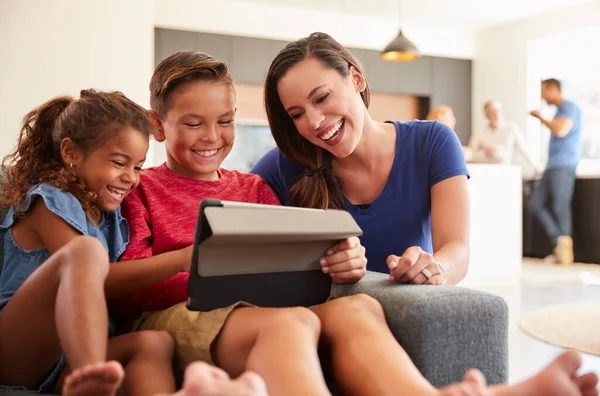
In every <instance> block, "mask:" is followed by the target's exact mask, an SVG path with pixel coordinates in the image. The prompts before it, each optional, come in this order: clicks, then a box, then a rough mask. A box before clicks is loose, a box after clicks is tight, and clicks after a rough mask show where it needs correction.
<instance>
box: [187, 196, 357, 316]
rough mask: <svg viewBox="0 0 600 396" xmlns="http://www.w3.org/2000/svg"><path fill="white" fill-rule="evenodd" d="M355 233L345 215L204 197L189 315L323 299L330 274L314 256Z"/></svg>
mask: <svg viewBox="0 0 600 396" xmlns="http://www.w3.org/2000/svg"><path fill="white" fill-rule="evenodd" d="M361 234H362V231H361V229H360V227H359V226H358V225H357V224H356V222H355V221H354V219H353V218H352V216H351V215H350V214H349V213H348V212H346V211H340V210H318V209H305V208H294V207H285V206H271V205H260V204H248V203H238V202H229V201H219V200H208V199H205V200H203V201H202V202H201V204H200V210H199V213H198V221H197V225H196V236H195V241H194V250H193V257H192V265H191V270H190V281H189V285H188V303H187V307H188V309H190V310H196V311H209V310H212V309H216V308H222V307H226V306H228V305H231V304H233V303H236V302H238V301H246V302H248V303H250V304H254V305H257V306H261V307H291V306H305V307H308V306H312V305H316V304H320V303H323V302H325V301H326V300H327V299H328V298H329V295H330V291H331V276H330V275H328V274H324V273H323V272H322V271H321V266H320V265H319V259H320V258H321V257H323V256H324V255H325V252H326V251H327V249H328V248H329V247H331V246H332V245H334V244H335V243H336V242H338V241H340V240H343V239H345V238H348V237H351V236H359V235H361Z"/></svg>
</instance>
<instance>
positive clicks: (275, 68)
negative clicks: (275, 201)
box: [265, 33, 370, 209]
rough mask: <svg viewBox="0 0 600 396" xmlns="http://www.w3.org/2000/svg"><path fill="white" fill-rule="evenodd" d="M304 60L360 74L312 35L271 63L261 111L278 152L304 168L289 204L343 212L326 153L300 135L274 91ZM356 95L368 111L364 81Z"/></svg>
mask: <svg viewBox="0 0 600 396" xmlns="http://www.w3.org/2000/svg"><path fill="white" fill-rule="evenodd" d="M308 58H313V59H317V60H318V61H320V62H321V63H322V64H323V65H325V66H326V67H328V68H331V69H334V70H337V72H338V73H340V75H341V76H342V77H347V76H349V75H350V68H351V67H353V68H355V69H356V70H358V71H359V72H360V73H362V74H363V75H364V72H363V70H362V68H361V67H360V64H359V62H358V61H357V60H356V58H354V56H352V54H351V53H350V52H349V51H348V50H347V49H346V48H344V46H342V45H341V44H340V43H338V42H337V41H335V40H334V39H333V38H332V37H331V36H329V35H328V34H325V33H312V34H311V35H310V36H308V37H305V38H302V39H299V40H296V41H293V42H291V43H289V44H288V45H287V46H286V47H285V48H284V49H283V50H281V52H280V53H279V54H278V55H277V56H276V57H275V59H274V60H273V62H272V63H271V67H270V68H269V72H268V74H267V79H266V81H265V108H266V110H267V117H268V119H269V126H270V128H271V133H272V134H273V138H274V139H275V142H276V143H277V146H278V147H279V149H280V150H281V152H283V153H284V154H285V155H286V156H288V157H289V158H291V159H292V160H294V161H295V162H297V163H298V164H300V165H302V166H303V167H304V168H305V169H306V172H305V174H304V176H302V177H301V178H300V180H298V182H296V184H294V185H293V186H292V188H291V189H290V202H289V203H290V204H292V205H295V206H302V207H307V208H317V209H328V208H329V209H343V208H344V207H345V205H344V195H343V193H342V189H341V186H340V184H339V182H338V180H337V178H336V177H335V175H334V174H333V172H332V171H331V167H330V163H331V156H330V154H329V152H328V151H326V150H324V149H322V148H321V147H318V146H315V145H314V144H312V143H310V142H309V141H308V140H306V139H305V138H304V137H303V136H302V135H300V133H299V132H298V130H297V129H296V126H295V125H294V122H293V120H292V118H291V117H290V116H289V115H288V113H287V112H286V111H285V109H284V107H283V104H282V103H281V99H280V98H279V94H278V92H277V83H278V82H279V80H280V79H281V78H282V77H283V76H284V75H285V74H286V73H287V71H288V70H289V69H290V68H291V67H292V66H294V65H296V64H298V63H299V62H301V61H302V60H304V59H308ZM360 96H361V98H362V100H363V102H364V104H365V106H366V107H367V108H368V107H369V101H370V90H369V85H368V83H366V81H365V89H364V90H363V91H362V92H361V93H360Z"/></svg>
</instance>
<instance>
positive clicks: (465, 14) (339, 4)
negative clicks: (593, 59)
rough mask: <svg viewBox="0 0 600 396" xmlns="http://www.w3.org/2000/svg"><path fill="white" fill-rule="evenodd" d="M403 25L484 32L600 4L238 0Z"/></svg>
mask: <svg viewBox="0 0 600 396" xmlns="http://www.w3.org/2000/svg"><path fill="white" fill-rule="evenodd" d="M238 1H243V2H244V3H252V2H255V3H262V4H270V5H273V6H278V7H290V8H302V9H305V10H306V9H309V10H315V11H329V12H340V13H343V14H350V15H361V16H369V17H375V18H383V19H389V20H395V21H397V20H400V21H403V22H417V23H427V24H441V25H447V26H448V25H453V26H461V27H464V28H473V29H481V28H486V27H490V26H494V25H499V24H503V23H508V22H513V21H516V20H519V19H524V18H528V17H533V16H536V15H540V14H543V13H546V12H550V11H555V10H559V9H561V8H566V7H570V6H574V5H577V4H581V3H586V2H592V1H600V0H238Z"/></svg>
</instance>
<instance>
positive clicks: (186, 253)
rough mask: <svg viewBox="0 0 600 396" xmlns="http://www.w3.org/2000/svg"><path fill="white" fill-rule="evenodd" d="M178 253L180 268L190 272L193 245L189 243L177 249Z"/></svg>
mask: <svg viewBox="0 0 600 396" xmlns="http://www.w3.org/2000/svg"><path fill="white" fill-rule="evenodd" d="M177 253H179V258H178V260H177V261H178V263H179V266H180V268H181V271H187V272H190V268H191V266H192V254H193V253H194V245H190V246H188V247H186V248H183V249H181V250H178V251H177Z"/></svg>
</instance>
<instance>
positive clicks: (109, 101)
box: [0, 89, 154, 216]
mask: <svg viewBox="0 0 600 396" xmlns="http://www.w3.org/2000/svg"><path fill="white" fill-rule="evenodd" d="M127 127H130V128H132V129H135V130H136V131H139V132H141V133H143V134H144V135H146V136H148V137H149V136H150V135H151V134H152V132H153V131H154V124H153V123H152V120H151V119H150V117H149V116H148V112H147V111H146V110H145V109H144V108H143V107H141V106H139V105H137V104H136V103H134V102H133V101H131V100H130V99H128V98H127V97H126V96H125V95H123V94H122V93H121V92H101V91H95V90H93V89H90V90H83V91H81V94H80V98H79V99H74V98H73V97H71V96H59V97H56V98H54V99H51V100H49V101H48V102H46V103H44V104H43V105H41V106H39V107H37V108H35V109H33V110H32V111H30V112H29V113H28V114H27V115H26V116H25V117H24V118H23V127H22V128H21V133H20V134H19V140H18V142H17V146H16V148H15V149H14V151H13V152H12V153H11V154H9V155H8V156H6V157H5V158H4V160H3V162H2V171H3V175H4V177H3V178H4V180H3V182H2V192H1V194H0V206H2V207H10V206H13V207H18V205H19V204H20V203H21V202H22V201H23V200H24V199H25V197H26V195H27V192H28V191H29V189H30V188H31V187H32V186H34V185H36V184H38V183H48V184H51V185H53V186H54V187H57V188H60V189H62V190H64V191H66V192H69V193H71V194H73V195H74V196H75V197H76V198H77V199H78V200H79V202H81V206H82V207H83V209H84V210H85V212H86V213H87V214H88V215H89V216H94V215H98V214H99V213H100V211H99V209H98V208H97V207H96V206H95V205H94V204H93V202H94V201H95V199H96V195H95V194H94V193H92V192H90V191H87V190H86V187H85V185H84V184H83V182H82V181H81V180H79V178H78V177H77V174H76V173H75V170H74V169H72V168H71V166H70V164H66V163H65V162H64V161H63V158H62V154H61V143H62V141H63V140H64V139H66V138H69V139H71V141H72V142H73V143H74V144H75V145H76V146H77V147H78V148H79V149H81V150H82V151H83V153H84V154H85V153H88V152H90V151H92V150H95V149H97V148H99V147H101V146H102V145H103V144H104V143H106V141H107V140H109V139H110V138H112V137H113V136H114V135H116V134H117V133H119V132H121V131H122V130H123V129H125V128H127Z"/></svg>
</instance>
